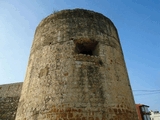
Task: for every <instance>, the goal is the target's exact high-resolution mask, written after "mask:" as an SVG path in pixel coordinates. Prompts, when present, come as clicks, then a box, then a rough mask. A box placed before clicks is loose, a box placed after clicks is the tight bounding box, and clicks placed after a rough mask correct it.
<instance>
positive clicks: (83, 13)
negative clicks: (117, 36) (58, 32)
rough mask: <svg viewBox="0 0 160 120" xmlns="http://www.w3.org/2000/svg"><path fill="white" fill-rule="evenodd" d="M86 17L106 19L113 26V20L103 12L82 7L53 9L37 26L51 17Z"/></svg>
mask: <svg viewBox="0 0 160 120" xmlns="http://www.w3.org/2000/svg"><path fill="white" fill-rule="evenodd" d="M88 17H90V18H91V19H92V18H98V19H103V20H107V21H108V22H109V23H110V24H112V25H113V26H114V27H115V25H114V24H113V22H112V21H111V20H110V19H109V18H108V17H106V16H104V15H103V14H101V13H99V12H95V11H93V10H87V9H82V8H75V9H64V10H61V11H55V12H53V13H52V14H50V15H49V16H47V17H46V18H44V19H43V20H42V21H41V22H40V24H39V25H38V26H43V25H44V24H45V23H47V22H49V21H51V20H52V19H72V18H88ZM115 28H116V27H115Z"/></svg>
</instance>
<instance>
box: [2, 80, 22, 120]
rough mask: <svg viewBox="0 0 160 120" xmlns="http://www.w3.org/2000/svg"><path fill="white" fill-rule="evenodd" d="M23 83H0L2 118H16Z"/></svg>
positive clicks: (11, 119) (9, 119)
mask: <svg viewBox="0 0 160 120" xmlns="http://www.w3.org/2000/svg"><path fill="white" fill-rule="evenodd" d="M22 84H23V83H22V82H20V83H13V84H4V85H0V120H15V116H16V112H17V107H18V102H19V98H20V93H21V89H22Z"/></svg>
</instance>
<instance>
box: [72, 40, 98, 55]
mask: <svg viewBox="0 0 160 120" xmlns="http://www.w3.org/2000/svg"><path fill="white" fill-rule="evenodd" d="M97 44H98V42H97V41H93V40H90V39H81V40H77V41H75V45H76V46H75V51H76V53H78V54H85V55H98V48H97Z"/></svg>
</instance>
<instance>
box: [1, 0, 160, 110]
mask: <svg viewBox="0 0 160 120" xmlns="http://www.w3.org/2000/svg"><path fill="white" fill-rule="evenodd" d="M73 8H84V9H89V10H94V11H96V12H100V13H102V14H104V15H105V16H107V17H108V18H110V19H111V20H112V21H113V23H114V24H115V26H116V27H117V29H118V33H119V37H120V41H121V45H122V48H123V53H124V57H125V61H126V65H127V69H128V74H129V78H130V82H131V86H132V89H133V90H134V91H133V93H134V98H135V102H136V103H142V104H147V105H149V106H150V110H151V109H152V110H160V104H159V101H160V91H159V93H155V94H148V93H147V92H146V91H145V92H140V91H135V90H160V62H159V61H160V55H159V52H160V0H80V1H77V0H32V2H31V1H29V0H25V1H22V0H14V1H13V0H0V84H7V83H14V82H22V81H23V80H24V77H25V73H26V67H27V64H28V58H29V53H30V48H31V44H32V41H33V36H34V31H35V29H36V27H37V25H38V24H39V22H40V21H41V20H42V19H43V18H45V17H46V16H48V15H50V14H51V13H53V12H54V11H57V10H58V11H59V10H62V9H73ZM144 94H147V95H144Z"/></svg>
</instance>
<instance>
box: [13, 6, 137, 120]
mask: <svg viewBox="0 0 160 120" xmlns="http://www.w3.org/2000/svg"><path fill="white" fill-rule="evenodd" d="M62 119H63V120H65V119H66V120H67V119H68V120H79V119H80V120H137V114H136V109H135V104H134V99H133V95H132V91H131V88H130V83H129V79H128V74H127V70H126V66H125V62H124V57H123V53H122V49H121V45H120V41H119V37H118V33H117V30H116V28H115V26H114V24H113V23H112V22H111V20H109V19H108V18H106V17H105V16H103V15H102V14H100V13H96V12H93V11H89V10H83V9H74V10H62V11H60V12H57V13H55V14H52V15H50V16H48V17H47V18H45V19H44V20H42V21H41V23H40V24H39V25H38V27H37V29H36V32H35V36H34V40H33V44H32V48H31V52H30V58H29V62H28V67H27V72H26V77H25V81H24V83H23V87H22V92H21V97H20V100H19V105H18V110H17V114H16V120H62Z"/></svg>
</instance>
